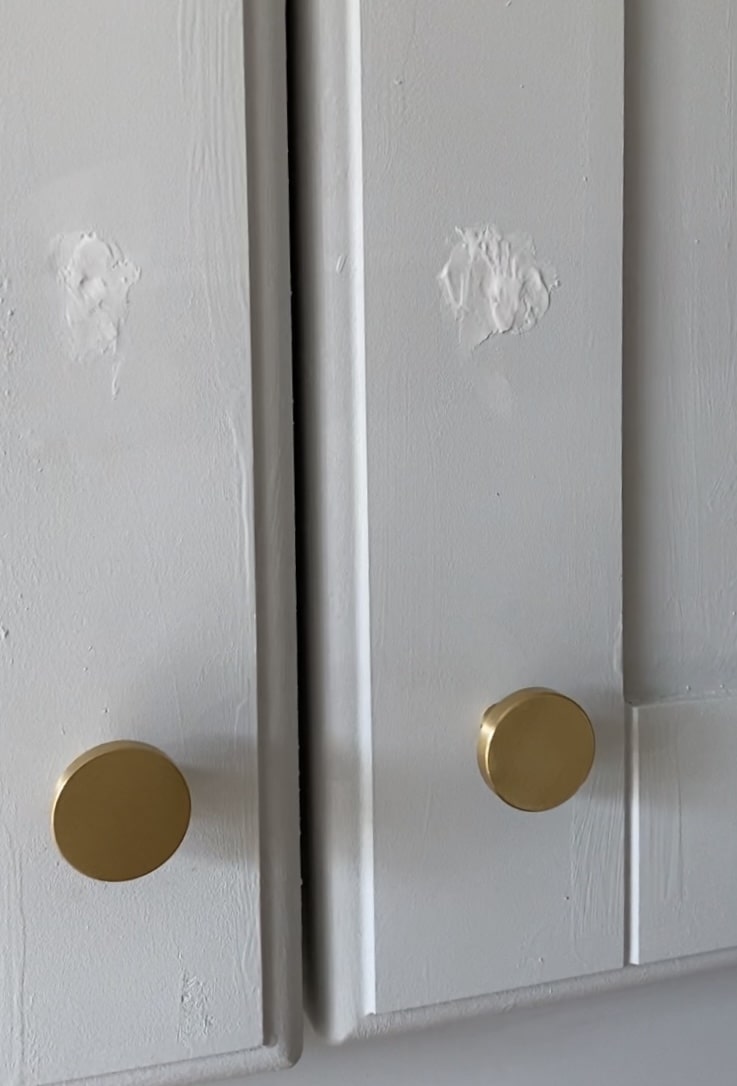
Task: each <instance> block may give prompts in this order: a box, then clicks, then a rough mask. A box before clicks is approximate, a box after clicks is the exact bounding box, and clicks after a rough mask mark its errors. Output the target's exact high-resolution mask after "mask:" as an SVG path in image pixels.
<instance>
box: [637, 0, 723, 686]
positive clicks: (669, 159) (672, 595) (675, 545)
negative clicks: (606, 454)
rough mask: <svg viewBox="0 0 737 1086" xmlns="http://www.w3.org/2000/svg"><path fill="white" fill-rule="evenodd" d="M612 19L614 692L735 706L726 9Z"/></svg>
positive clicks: (645, 10) (667, 8)
mask: <svg viewBox="0 0 737 1086" xmlns="http://www.w3.org/2000/svg"><path fill="white" fill-rule="evenodd" d="M630 8H631V11H629V12H628V25H629V31H628V73H629V76H630V78H628V83H627V97H628V124H627V194H626V196H627V200H626V229H625V241H626V250H627V251H626V275H625V290H626V316H627V320H626V342H625V352H624V359H625V404H626V411H625V441H624V450H625V461H624V463H625V481H624V493H625V512H626V521H625V527H626V531H625V537H624V540H625V638H624V649H625V668H624V671H625V679H626V689H627V696H628V698H629V699H631V700H632V701H634V702H642V703H651V702H655V701H659V700H660V699H673V698H695V697H701V696H704V695H709V696H711V695H715V694H716V695H720V696H721V695H722V694H723V693H725V692H727V693H735V691H736V690H737V575H736V574H735V561H734V556H735V554H736V553H737V490H736V488H735V479H736V478H737V444H736V443H735V440H734V418H735V411H736V410H737V368H736V367H735V364H734V349H735V319H736V314H737V302H736V301H735V299H736V298H737V264H736V263H735V256H734V250H735V242H736V240H737V234H736V229H737V227H736V220H735V207H736V200H735V170H736V168H737V167H736V165H735V163H736V161H737V159H736V157H735V118H736V117H737V79H735V72H736V71H737V3H735V0H715V2H713V3H709V4H706V5H696V4H692V3H690V2H689V0H674V2H672V0H648V2H647V3H642V4H636V3H633V4H631V5H630Z"/></svg>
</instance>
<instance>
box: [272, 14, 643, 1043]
mask: <svg viewBox="0 0 737 1086" xmlns="http://www.w3.org/2000/svg"><path fill="white" fill-rule="evenodd" d="M338 8H340V10H339V11H338V10H337V9H338ZM296 40H297V42H298V43H299V46H300V48H301V50H302V53H301V56H300V57H299V59H298V64H297V67H298V72H297V76H298V80H299V85H298V93H297V98H296V109H295V112H296V118H297V124H296V137H297V144H296V146H295V148H294V149H293V152H294V156H295V159H296V178H297V192H298V198H299V204H298V208H299V220H300V235H299V241H298V245H297V263H296V274H297V275H298V277H299V278H298V282H299V283H300V285H301V286H300V293H301V298H302V305H301V316H300V325H301V327H300V333H301V334H302V337H303V338H302V341H301V342H302V350H303V355H302V358H301V364H300V365H298V370H299V373H300V387H299V389H298V393H299V402H300V404H301V411H302V420H303V428H304V435H303V437H304V440H303V447H302V455H301V464H302V471H303V477H304V480H305V490H306V501H305V515H306V529H305V535H306V540H305V543H306V548H307V555H306V559H305V562H304V563H303V573H304V580H303V584H302V591H303V593H304V598H303V604H304V609H305V612H306V613H307V615H308V616H309V625H308V627H307V629H306V636H305V645H306V660H305V675H304V681H305V686H306V688H307V689H308V690H309V704H310V720H309V725H308V729H309V732H308V734H309V738H310V744H311V758H310V771H309V777H308V780H307V789H308V794H309V804H308V812H309V818H310V825H309V826H308V828H307V829H308V837H309V840H310V842H311V855H310V864H311V894H312V896H311V910H312V915H313V929H312V931H311V936H310V939H311V947H312V950H313V953H314V959H315V964H314V966H313V982H314V983H313V987H314V989H315V990H314V991H313V994H312V1001H313V1012H314V1014H315V1017H316V1019H317V1020H318V1022H319V1023H320V1024H321V1026H322V1028H323V1029H324V1030H325V1031H326V1032H327V1033H329V1034H330V1035H331V1036H332V1037H334V1038H340V1037H344V1036H346V1035H349V1034H354V1033H362V1032H371V1031H372V1030H385V1029H387V1028H391V1027H392V1026H395V1025H397V1024H406V1023H410V1024H411V1023H413V1022H423V1023H426V1022H428V1021H431V1020H433V1019H434V1018H438V1017H442V1016H444V1015H446V1014H455V1013H459V1012H458V1002H459V1001H464V1006H465V1007H466V1008H468V1007H480V1006H488V1007H493V1006H505V1005H508V1004H509V1003H510V1002H516V1001H520V1000H524V999H527V1000H530V999H541V998H545V997H547V995H548V993H549V991H550V986H551V984H556V985H558V987H557V989H556V990H558V991H570V990H573V989H575V988H576V986H577V985H580V984H581V979H580V978H586V977H589V976H592V975H600V974H607V973H610V972H611V971H617V970H621V967H622V966H623V964H624V955H625V925H624V919H625V883H624V840H625V819H624V813H625V805H624V796H625V793H624V781H625V774H624V769H625V766H624V739H625V713H624V701H623V691H622V669H621V664H620V643H621V610H622V607H621V596H622V588H621V579H622V561H621V440H620V439H621V395H620V392H621V329H622V310H621V282H622V266H621V252H622V173H623V169H622V160H623V67H624V58H623V4H622V3H608V4H606V5H602V4H600V3H597V2H596V0H575V2H571V3H567V4H563V5H559V4H556V5H551V4H543V3H521V2H515V0H512V2H505V0H494V2H489V0H467V2H464V3H463V4H460V5H457V4H453V5H451V4H447V3H444V2H442V0H420V2H417V3H413V4H395V3H391V2H389V0H366V2H361V3H359V2H358V0H355V2H351V3H348V4H346V5H333V4H330V3H325V2H320V0H313V2H312V3H305V4H300V5H299V14H298V26H297V38H296ZM531 686H534V687H539V686H542V687H552V688H554V689H555V690H558V691H560V692H561V693H563V694H565V695H568V696H569V697H570V698H573V699H575V700H576V701H577V702H579V703H580V704H581V705H582V706H584V707H585V709H586V711H587V712H588V713H589V714H590V716H591V718H592V720H593V723H594V727H595V731H596V736H597V742H598V756H597V758H596V762H595V768H594V771H593V773H592V774H591V776H590V778H589V780H588V781H587V782H586V784H585V785H584V786H583V787H582V788H581V789H580V791H579V792H578V793H577V794H576V796H575V797H574V798H573V799H572V800H571V801H570V802H568V803H566V804H564V805H563V806H560V807H557V808H556V809H555V810H551V811H547V812H543V813H538V814H530V813H523V812H521V811H519V810H514V809H512V808H511V807H509V806H506V805H505V804H504V803H502V802H501V800H500V799H499V798H498V797H497V796H495V795H494V794H493V793H492V792H491V791H490V790H489V789H488V788H487V786H486V785H485V783H484V781H483V780H482V779H481V776H480V774H479V771H478V768H477V765H476V755H475V745H476V737H477V734H478V729H479V724H480V720H481V715H482V713H483V712H484V710H485V709H486V707H487V706H489V705H491V704H492V703H496V702H498V701H499V700H500V699H502V698H504V697H505V696H506V695H508V694H510V693H512V692H513V691H515V690H518V689H519V688H524V687H531ZM521 992H522V993H523V994H520V993H521Z"/></svg>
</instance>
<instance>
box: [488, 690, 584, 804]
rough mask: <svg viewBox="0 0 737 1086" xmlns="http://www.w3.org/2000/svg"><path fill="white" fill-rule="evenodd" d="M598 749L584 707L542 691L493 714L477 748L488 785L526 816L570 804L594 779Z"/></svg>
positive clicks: (512, 699) (520, 695)
mask: <svg viewBox="0 0 737 1086" xmlns="http://www.w3.org/2000/svg"><path fill="white" fill-rule="evenodd" d="M594 750H595V738H594V729H593V727H592V725H591V721H590V720H589V718H588V716H587V715H586V713H585V712H584V710H583V709H582V708H581V706H580V705H577V704H576V702H575V701H572V700H571V698H567V697H565V696H564V695H563V694H556V693H555V691H553V690H544V689H542V688H538V687H532V688H529V689H526V690H518V691H516V693H514V694H510V695H509V696H508V697H506V698H504V699H503V700H502V701H500V702H499V703H498V704H496V705H492V706H491V708H490V709H487V710H486V712H485V713H484V717H483V720H482V721H481V731H480V733H479V738H478V745H477V748H476V752H477V757H478V763H479V769H480V770H481V775H482V777H483V778H484V780H485V781H486V783H487V784H488V785H489V787H490V788H492V789H493V790H494V791H495V792H496V794H497V795H498V796H500V797H501V799H503V800H504V802H505V803H508V804H509V805H510V806H511V807H516V808H518V809H519V810H521V811H548V810H550V809H551V808H552V807H558V806H559V805H560V804H561V803H565V801H566V800H567V799H570V798H571V796H573V795H574V794H575V793H576V792H577V791H578V789H579V788H580V787H581V785H582V784H583V783H584V781H585V780H586V778H587V777H588V775H589V771H590V770H591V766H592V763H593V761H594Z"/></svg>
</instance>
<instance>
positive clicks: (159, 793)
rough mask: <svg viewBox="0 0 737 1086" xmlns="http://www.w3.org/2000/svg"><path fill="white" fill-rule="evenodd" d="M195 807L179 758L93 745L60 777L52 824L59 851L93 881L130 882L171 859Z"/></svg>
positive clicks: (139, 746) (134, 746)
mask: <svg viewBox="0 0 737 1086" xmlns="http://www.w3.org/2000/svg"><path fill="white" fill-rule="evenodd" d="M191 809H192V805H191V800H190V794H189V788H188V787H187V782H186V781H185V779H184V777H183V775H182V773H181V772H180V770H179V769H177V767H176V766H175V765H174V763H173V762H172V761H171V760H170V759H169V758H167V756H166V755H165V754H164V753H162V751H160V750H157V749H156V747H150V746H149V745H148V744H147V743H137V742H134V741H132V740H119V741H117V742H114V743H103V744H102V746H99V747H93V748H92V749H91V750H88V751H86V753H85V754H82V755H81V756H80V757H79V758H76V759H75V760H74V761H73V762H72V764H71V765H70V766H68V767H67V769H66V770H65V772H64V773H63V774H62V776H61V777H60V779H59V781H58V783H57V786H56V794H55V796H54V804H53V809H52V815H51V821H52V829H53V833H54V837H55V839H56V843H57V845H58V847H59V851H60V852H61V854H62V856H63V857H64V859H65V860H67V861H68V862H69V863H70V864H71V865H72V867H75V868H76V869H77V870H78V871H81V872H82V874H83V875H88V876H89V877H90V878H92V879H100V880H102V881H103V882H123V881H125V880H126V879H137V878H140V876H141V875H147V874H148V873H149V872H150V871H154V870H155V869H156V868H157V867H160V866H161V865H162V864H163V863H165V862H166V861H167V860H168V859H169V857H170V856H172V855H173V854H174V853H175V852H176V850H177V849H178V848H179V845H180V844H181V843H182V840H183V839H184V835H185V833H186V832H187V827H188V826H189V817H190V813H191Z"/></svg>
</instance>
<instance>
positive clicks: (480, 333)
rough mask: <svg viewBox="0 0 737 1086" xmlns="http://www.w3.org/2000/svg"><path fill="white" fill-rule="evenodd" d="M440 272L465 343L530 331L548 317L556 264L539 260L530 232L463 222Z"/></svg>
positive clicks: (470, 346) (468, 346)
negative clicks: (504, 230)
mask: <svg viewBox="0 0 737 1086" xmlns="http://www.w3.org/2000/svg"><path fill="white" fill-rule="evenodd" d="M456 232H457V235H458V240H457V242H456V244H455V245H454V246H453V248H452V249H451V252H450V256H449V258H448V261H447V263H446V265H445V267H444V268H443V270H442V271H441V272H440V275H439V276H438V280H439V282H440V285H441V288H442V291H443V297H444V299H445V301H446V302H447V304H448V305H449V307H450V309H451V312H452V313H453V316H454V317H455V319H456V321H457V322H458V326H459V338H460V342H461V345H462V346H463V347H465V348H466V349H467V350H473V349H474V347H478V346H479V344H481V343H483V342H484V341H485V340H487V339H488V338H489V337H490V336H496V335H504V334H507V333H516V334H519V333H522V332H529V331H530V330H531V329H532V328H534V327H535V325H536V324H537V323H538V321H539V320H540V319H541V318H542V317H544V316H545V314H546V313H547V311H548V308H549V306H550V294H551V291H552V290H553V289H554V288H555V287H557V286H558V285H559V283H558V278H557V276H556V273H555V269H554V268H553V267H551V266H550V265H546V264H542V263H540V261H538V259H537V254H536V252H535V245H534V243H533V241H532V238H530V237H529V236H528V235H526V234H506V235H505V234H502V232H501V231H500V230H499V229H498V227H496V226H478V227H464V228H462V229H461V228H459V229H458V230H457V231H456Z"/></svg>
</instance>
